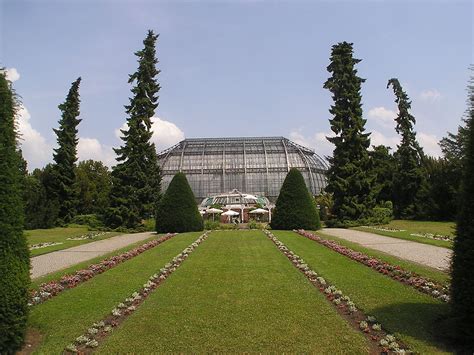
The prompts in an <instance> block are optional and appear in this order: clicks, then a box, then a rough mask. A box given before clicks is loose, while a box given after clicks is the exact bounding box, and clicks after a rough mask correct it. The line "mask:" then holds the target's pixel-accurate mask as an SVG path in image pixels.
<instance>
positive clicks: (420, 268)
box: [313, 231, 449, 283]
mask: <svg viewBox="0 0 474 355" xmlns="http://www.w3.org/2000/svg"><path fill="white" fill-rule="evenodd" d="M313 233H315V234H317V235H319V236H320V237H322V238H325V239H329V240H334V241H336V242H338V243H339V244H341V245H344V246H346V247H348V248H351V249H353V250H355V251H359V252H361V253H364V254H367V255H369V256H371V257H374V258H377V259H380V260H382V261H385V262H386V263H389V264H392V265H398V266H400V267H402V268H403V269H405V270H408V271H412V272H416V273H417V274H418V275H420V276H423V277H426V278H429V279H431V280H433V281H437V282H440V283H445V282H448V281H449V275H448V274H447V273H446V272H443V271H441V270H438V269H434V268H431V267H429V266H424V265H421V264H418V263H413V262H410V261H407V260H404V259H400V258H397V257H396V256H393V255H390V254H387V253H384V252H382V251H378V250H374V249H370V248H367V247H363V246H362V245H360V244H357V243H353V242H350V241H348V240H345V239H342V238H338V237H334V236H332V235H328V234H325V233H323V232H321V231H315V232H313ZM314 243H316V242H314Z"/></svg>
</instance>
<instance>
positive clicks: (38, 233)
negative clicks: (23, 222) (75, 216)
mask: <svg viewBox="0 0 474 355" xmlns="http://www.w3.org/2000/svg"><path fill="white" fill-rule="evenodd" d="M89 233H101V232H99V231H89V229H88V227H87V226H80V225H72V226H69V227H57V228H50V229H30V230H27V231H25V235H26V238H27V241H28V245H29V246H32V245H36V244H41V243H61V244H57V245H52V246H48V247H44V248H40V249H33V250H30V256H31V257H35V256H38V255H43V254H48V253H52V252H53V251H58V250H64V249H68V248H72V247H75V246H78V245H82V244H87V243H91V242H95V241H98V240H104V239H108V238H111V237H115V236H117V235H120V234H122V233H118V232H107V233H106V234H103V235H100V236H97V237H95V238H90V239H83V240H68V238H77V237H81V236H86V235H88V234H89Z"/></svg>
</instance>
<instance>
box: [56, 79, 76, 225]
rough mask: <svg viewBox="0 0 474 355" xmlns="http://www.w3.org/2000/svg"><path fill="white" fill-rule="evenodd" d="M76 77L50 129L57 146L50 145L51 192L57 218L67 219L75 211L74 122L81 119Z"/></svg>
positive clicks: (60, 219) (65, 221) (69, 219)
mask: <svg viewBox="0 0 474 355" xmlns="http://www.w3.org/2000/svg"><path fill="white" fill-rule="evenodd" d="M80 83H81V78H78V79H77V80H76V81H74V82H73V83H72V85H71V88H70V90H69V93H68V95H67V97H66V101H64V102H63V103H62V104H60V105H59V106H58V108H59V110H60V111H61V120H59V128H58V129H54V133H56V136H57V138H56V140H57V142H58V148H56V149H54V154H53V158H54V162H55V164H54V174H55V181H54V185H53V196H51V198H54V197H55V198H56V199H57V201H58V203H59V215H58V217H59V220H58V222H59V223H60V224H61V223H69V222H70V221H71V219H72V218H73V217H74V215H75V214H76V209H75V205H76V203H77V188H76V173H75V169H76V161H77V143H78V138H77V125H78V124H79V123H80V122H81V120H80V119H78V118H77V117H78V116H79V104H80V100H79V84H80Z"/></svg>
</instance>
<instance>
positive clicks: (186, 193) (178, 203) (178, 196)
mask: <svg viewBox="0 0 474 355" xmlns="http://www.w3.org/2000/svg"><path fill="white" fill-rule="evenodd" d="M203 229H204V222H203V219H202V217H201V215H200V214H199V210H198V207H197V204H196V199H195V197H194V194H193V191H192V190H191V187H190V186H189V183H188V180H187V179H186V175H184V174H183V173H177V174H176V175H175V176H174V177H173V180H171V182H170V184H169V186H168V189H167V190H166V193H165V194H164V196H163V197H162V198H161V200H160V202H159V204H158V207H157V211H156V231H157V232H158V233H183V232H194V231H202V230H203Z"/></svg>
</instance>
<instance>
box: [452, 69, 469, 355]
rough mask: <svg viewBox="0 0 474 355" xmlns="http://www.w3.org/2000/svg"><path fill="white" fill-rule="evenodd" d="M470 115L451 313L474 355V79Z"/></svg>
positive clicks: (467, 124)
mask: <svg viewBox="0 0 474 355" xmlns="http://www.w3.org/2000/svg"><path fill="white" fill-rule="evenodd" d="M468 91H469V98H468V112H467V120H466V132H465V133H466V135H465V137H466V140H465V146H464V152H463V155H464V158H463V174H462V183H461V189H460V199H459V201H460V206H459V214H458V219H457V228H456V238H455V239H454V253H453V264H452V275H451V276H452V283H451V287H452V309H453V313H454V317H455V319H456V321H457V322H456V323H457V324H456V325H457V327H456V328H457V329H456V335H457V336H458V337H459V338H461V341H464V342H465V344H463V345H466V348H467V349H466V350H468V351H467V352H466V353H468V352H469V353H471V352H472V351H474V302H473V295H474V273H473V270H474V223H473V221H474V179H473V176H474V77H472V78H471V81H470V85H469V87H468Z"/></svg>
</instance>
